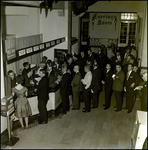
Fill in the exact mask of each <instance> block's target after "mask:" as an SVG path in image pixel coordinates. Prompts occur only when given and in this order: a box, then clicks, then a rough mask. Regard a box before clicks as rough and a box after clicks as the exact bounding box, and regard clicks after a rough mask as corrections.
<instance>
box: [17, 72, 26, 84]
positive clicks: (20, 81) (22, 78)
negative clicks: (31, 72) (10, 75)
mask: <svg viewBox="0 0 148 150" xmlns="http://www.w3.org/2000/svg"><path fill="white" fill-rule="evenodd" d="M23 82H24V77H23V76H22V75H20V74H19V75H17V77H16V83H18V84H22V83H23Z"/></svg>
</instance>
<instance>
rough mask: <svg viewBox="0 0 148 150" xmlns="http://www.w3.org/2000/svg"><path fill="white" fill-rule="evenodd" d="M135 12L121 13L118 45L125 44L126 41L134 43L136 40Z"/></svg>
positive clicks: (126, 43)
mask: <svg viewBox="0 0 148 150" xmlns="http://www.w3.org/2000/svg"><path fill="white" fill-rule="evenodd" d="M136 27H137V14H136V13H121V27H120V40H119V43H120V46H126V45H128V43H130V44H131V45H135V44H136V43H135V41H136Z"/></svg>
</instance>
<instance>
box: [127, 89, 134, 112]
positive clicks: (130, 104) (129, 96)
mask: <svg viewBox="0 0 148 150" xmlns="http://www.w3.org/2000/svg"><path fill="white" fill-rule="evenodd" d="M134 94H135V92H134V89H132V88H126V108H127V109H128V111H132V109H133V106H134Z"/></svg>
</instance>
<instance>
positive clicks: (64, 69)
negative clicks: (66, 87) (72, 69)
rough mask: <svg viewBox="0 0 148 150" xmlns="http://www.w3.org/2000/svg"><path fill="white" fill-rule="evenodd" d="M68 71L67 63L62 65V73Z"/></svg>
mask: <svg viewBox="0 0 148 150" xmlns="http://www.w3.org/2000/svg"><path fill="white" fill-rule="evenodd" d="M66 71H67V64H63V66H62V73H64V72H66Z"/></svg>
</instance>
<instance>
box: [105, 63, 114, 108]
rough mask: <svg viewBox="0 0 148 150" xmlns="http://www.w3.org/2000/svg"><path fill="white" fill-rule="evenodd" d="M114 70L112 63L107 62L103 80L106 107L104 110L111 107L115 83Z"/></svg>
mask: <svg viewBox="0 0 148 150" xmlns="http://www.w3.org/2000/svg"><path fill="white" fill-rule="evenodd" d="M112 75H113V72H112V70H111V65H110V64H106V69H105V71H104V79H103V80H102V84H104V90H105V108H104V110H106V109H108V108H109V107H110V102H111V96H112V92H113V90H112V84H113V78H112Z"/></svg>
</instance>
